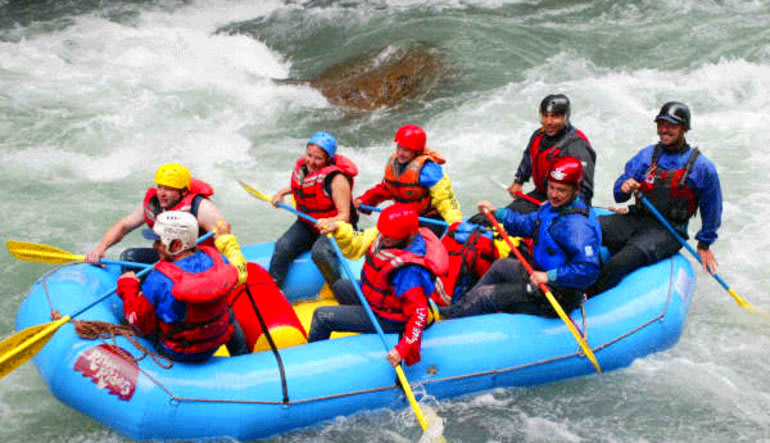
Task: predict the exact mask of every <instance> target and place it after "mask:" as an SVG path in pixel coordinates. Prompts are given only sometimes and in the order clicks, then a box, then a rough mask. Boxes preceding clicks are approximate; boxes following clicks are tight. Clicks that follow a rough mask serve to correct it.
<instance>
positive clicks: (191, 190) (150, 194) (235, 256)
mask: <svg viewBox="0 0 770 443" xmlns="http://www.w3.org/2000/svg"><path fill="white" fill-rule="evenodd" d="M154 182H155V186H152V187H150V188H148V189H147V191H146V192H145V195H144V200H143V201H142V203H140V204H139V205H138V206H136V207H135V208H134V210H133V211H131V212H130V213H129V214H128V215H126V216H125V217H123V218H121V219H120V220H118V221H117V222H115V224H113V225H112V226H111V227H110V228H109V229H108V230H107V232H106V233H105V234H104V236H103V237H102V239H101V240H100V241H99V243H98V244H97V245H96V246H95V247H94V249H93V250H91V251H90V252H88V253H87V254H86V261H87V262H89V263H99V261H100V260H101V258H102V257H104V253H105V252H106V251H107V249H108V248H109V247H111V246H112V245H114V244H116V243H118V242H119V241H121V240H122V239H123V237H125V236H126V235H127V234H129V233H130V232H131V231H133V230H134V229H136V228H138V227H139V226H141V225H142V224H147V227H149V228H150V229H152V227H153V226H154V224H155V220H156V218H157V216H158V215H160V214H161V213H163V212H166V211H182V212H189V213H190V214H192V215H194V216H195V218H196V220H198V226H199V228H200V232H201V234H205V233H206V232H209V231H212V230H214V229H216V230H217V232H216V233H215V234H214V238H215V241H214V242H213V243H214V245H215V246H216V247H217V249H218V250H219V251H220V252H221V253H222V254H224V255H225V257H227V259H228V260H229V261H230V264H232V265H234V266H235V267H236V268H238V282H239V283H243V282H245V281H246V277H247V271H246V259H245V258H244V257H243V254H242V253H241V247H240V246H239V245H238V241H237V240H236V238H235V235H233V234H231V233H230V228H231V227H230V223H229V222H227V221H226V220H225V218H224V217H223V216H222V213H221V212H219V209H218V208H217V206H216V205H215V204H214V202H212V201H211V200H210V199H209V197H210V196H211V195H213V194H214V189H213V188H212V187H211V186H210V185H209V184H208V183H206V182H204V181H202V180H198V179H196V178H193V177H192V176H191V174H190V170H189V169H187V167H185V166H184V165H180V164H178V163H166V164H163V165H161V166H160V167H159V168H158V170H157V171H156V172H155V180H154ZM149 234H150V235H151V234H152V233H151V232H149ZM208 244H211V242H209V243H208ZM121 259H122V260H126V261H136V262H141V263H154V262H156V261H158V260H159V256H158V251H156V250H155V249H153V248H129V249H126V250H125V251H123V253H122V254H121Z"/></svg>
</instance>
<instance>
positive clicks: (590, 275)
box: [439, 157, 602, 318]
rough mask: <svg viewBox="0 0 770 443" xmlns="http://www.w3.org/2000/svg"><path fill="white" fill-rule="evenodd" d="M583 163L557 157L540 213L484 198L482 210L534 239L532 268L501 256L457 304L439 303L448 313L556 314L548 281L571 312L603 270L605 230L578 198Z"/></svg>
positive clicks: (466, 314) (458, 315) (511, 229)
mask: <svg viewBox="0 0 770 443" xmlns="http://www.w3.org/2000/svg"><path fill="white" fill-rule="evenodd" d="M583 174H584V173H583V165H582V164H581V161H580V160H578V159H576V158H574V157H561V158H559V159H558V160H556V161H555V162H554V163H553V164H552V165H551V169H550V170H549V173H548V201H547V202H546V203H545V204H543V205H542V206H541V207H540V208H539V209H538V210H537V212H531V213H529V214H522V213H520V212H516V211H514V210H512V209H510V208H501V209H496V208H495V206H494V205H493V204H492V203H490V202H488V201H482V202H480V203H479V205H478V207H479V211H482V212H483V211H484V210H485V209H486V210H488V211H493V212H494V214H495V218H496V219H498V220H500V223H501V224H502V225H503V226H504V227H505V230H506V231H508V232H510V233H512V234H514V235H520V236H524V237H530V238H534V239H535V243H534V248H533V263H532V265H533V268H534V269H535V270H536V271H535V272H533V273H532V275H531V276H530V275H529V274H528V272H527V271H526V268H525V267H524V266H522V264H521V263H520V262H519V261H518V260H516V259H513V258H501V259H499V260H496V261H495V262H494V263H493V264H492V266H491V267H490V268H489V270H488V271H487V273H486V274H484V276H482V277H481V279H480V280H479V281H478V283H477V284H476V285H475V286H474V287H473V288H472V289H471V290H470V291H468V293H467V294H465V295H464V296H462V298H460V300H459V302H458V303H455V304H453V305H451V306H449V307H440V308H439V312H440V313H441V315H442V316H444V317H449V318H451V317H466V316H470V315H479V314H486V313H493V312H508V313H522V314H532V315H540V316H545V317H556V316H557V313H556V311H555V310H554V309H553V308H552V307H551V305H550V304H549V303H548V301H547V299H546V297H545V295H544V294H543V293H541V292H540V290H539V289H538V285H539V284H540V283H546V284H548V286H550V287H551V291H552V293H553V295H554V297H556V299H557V300H558V301H559V304H560V305H561V306H562V308H563V309H564V310H565V311H566V312H570V311H571V310H573V309H574V308H576V307H577V306H579V304H580V302H581V301H582V299H583V291H584V290H585V288H587V287H588V286H589V285H591V284H592V283H593V282H594V281H595V280H596V277H597V276H598V275H599V247H600V246H601V243H602V233H601V228H600V227H599V221H598V220H597V216H596V214H595V213H594V211H593V209H592V208H591V207H590V206H588V205H586V204H585V202H583V200H582V199H581V198H580V197H579V193H580V186H581V183H583V179H584V175H583Z"/></svg>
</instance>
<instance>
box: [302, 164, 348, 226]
mask: <svg viewBox="0 0 770 443" xmlns="http://www.w3.org/2000/svg"><path fill="white" fill-rule="evenodd" d="M306 163H307V159H306V158H305V157H302V158H300V159H298V160H297V163H296V164H295V165H294V171H293V172H292V173H291V193H292V195H293V196H294V202H295V204H296V205H297V209H299V210H300V211H301V212H303V213H305V214H307V215H309V216H311V217H313V218H315V219H320V218H329V217H334V216H335V215H337V207H336V206H335V205H334V200H332V196H331V193H330V192H331V179H332V177H334V176H335V175H336V174H337V173H342V174H344V175H345V178H347V179H348V181H349V182H350V188H351V191H352V189H353V177H355V176H356V175H358V168H357V167H356V165H355V163H353V162H352V161H351V160H350V159H348V158H347V157H344V156H342V155H339V154H338V155H335V156H334V157H332V161H331V163H330V164H329V165H327V166H324V167H323V168H321V169H319V170H317V171H315V172H313V173H312V174H308V173H307V168H306V167H305V164H306ZM350 205H351V211H350V215H351V220H349V221H350V223H351V224H353V225H355V220H354V216H355V219H356V220H357V218H358V217H357V214H358V212H357V211H356V210H355V208H354V207H353V197H352V192H351V199H350ZM299 219H300V220H302V221H303V222H305V223H308V224H309V223H310V222H309V221H307V220H305V219H304V218H302V217H300V218H299Z"/></svg>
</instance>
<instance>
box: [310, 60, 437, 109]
mask: <svg viewBox="0 0 770 443" xmlns="http://www.w3.org/2000/svg"><path fill="white" fill-rule="evenodd" d="M447 74H448V70H447V69H445V67H444V66H443V64H442V63H441V61H440V60H439V58H438V57H437V56H436V55H434V54H432V53H431V52H430V51H429V49H428V48H427V47H425V46H418V47H412V48H393V47H387V48H385V49H383V50H382V51H379V52H377V53H375V54H367V55H365V56H362V57H358V58H355V59H352V60H348V61H345V62H342V63H340V64H338V65H334V66H332V67H330V68H328V69H326V70H325V71H324V72H322V73H321V74H320V75H319V76H318V78H316V79H314V80H311V81H310V85H311V86H313V87H314V88H316V89H318V90H319V91H321V93H322V94H323V95H324V96H325V97H326V98H327V99H328V100H329V101H330V102H331V103H334V104H335V105H338V106H345V107H350V108H356V109H360V110H365V111H368V110H372V109H377V108H381V107H391V106H394V105H396V104H398V103H399V102H401V101H402V100H404V99H405V98H412V97H417V96H420V95H423V94H425V93H426V92H428V91H430V90H431V88H433V87H434V86H435V85H436V84H438V82H439V80H441V79H442V78H445V77H446V76H447Z"/></svg>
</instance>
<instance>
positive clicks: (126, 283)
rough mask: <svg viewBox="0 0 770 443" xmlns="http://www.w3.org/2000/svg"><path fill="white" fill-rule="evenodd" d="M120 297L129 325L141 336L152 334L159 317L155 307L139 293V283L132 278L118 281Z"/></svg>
mask: <svg viewBox="0 0 770 443" xmlns="http://www.w3.org/2000/svg"><path fill="white" fill-rule="evenodd" d="M118 296H119V297H120V298H122V299H123V314H124V315H125V316H126V320H128V323H129V324H130V325H131V326H133V328H134V329H136V330H137V331H138V332H139V333H140V334H141V335H150V334H152V333H153V332H154V331H155V326H156V325H157V323H158V317H157V316H156V315H155V307H154V306H153V305H152V303H150V301H149V300H147V298H146V297H145V296H144V294H142V293H141V292H140V291H139V282H138V281H136V279H135V278H132V277H123V278H121V279H118Z"/></svg>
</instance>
